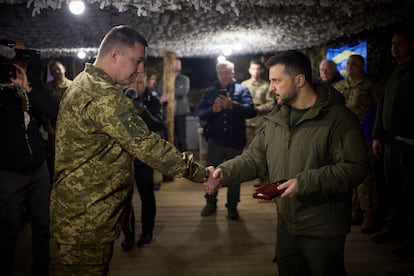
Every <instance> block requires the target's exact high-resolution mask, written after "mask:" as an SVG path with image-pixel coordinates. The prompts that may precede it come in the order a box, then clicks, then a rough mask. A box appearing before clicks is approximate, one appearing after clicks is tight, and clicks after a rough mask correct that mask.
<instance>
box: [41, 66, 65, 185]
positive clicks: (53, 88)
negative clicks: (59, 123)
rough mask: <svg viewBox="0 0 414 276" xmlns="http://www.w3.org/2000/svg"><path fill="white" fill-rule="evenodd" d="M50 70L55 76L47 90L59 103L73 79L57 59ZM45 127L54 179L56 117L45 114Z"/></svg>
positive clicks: (48, 154) (49, 161) (48, 155)
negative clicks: (52, 117)
mask: <svg viewBox="0 0 414 276" xmlns="http://www.w3.org/2000/svg"><path fill="white" fill-rule="evenodd" d="M49 71H50V74H51V75H52V77H53V80H51V81H50V82H48V83H47V85H46V87H47V91H48V93H49V95H50V96H51V97H52V98H53V99H54V100H55V101H56V103H57V104H59V103H60V100H61V99H62V96H63V94H64V93H65V91H66V89H67V88H68V87H69V86H70V85H71V84H72V80H70V79H68V78H67V77H66V68H65V66H64V65H63V64H62V63H61V62H59V61H57V60H53V61H51V62H50V63H49ZM43 127H44V129H45V131H46V132H47V162H48V167H49V171H50V174H51V178H52V179H53V168H54V161H55V135H56V130H55V128H56V119H51V118H48V117H45V116H44V123H43Z"/></svg>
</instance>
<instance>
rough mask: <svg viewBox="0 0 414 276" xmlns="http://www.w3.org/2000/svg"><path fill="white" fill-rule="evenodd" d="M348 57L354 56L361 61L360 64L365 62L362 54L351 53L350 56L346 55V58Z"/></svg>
mask: <svg viewBox="0 0 414 276" xmlns="http://www.w3.org/2000/svg"><path fill="white" fill-rule="evenodd" d="M350 57H353V58H356V59H357V60H359V61H360V62H361V63H362V65H364V64H365V59H364V57H363V56H361V55H358V54H353V55H350V56H349V57H348V59H349V58H350Z"/></svg>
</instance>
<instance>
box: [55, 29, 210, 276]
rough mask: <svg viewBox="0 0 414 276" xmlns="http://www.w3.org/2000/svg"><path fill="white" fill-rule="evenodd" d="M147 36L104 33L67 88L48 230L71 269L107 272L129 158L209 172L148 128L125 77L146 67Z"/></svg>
mask: <svg viewBox="0 0 414 276" xmlns="http://www.w3.org/2000/svg"><path fill="white" fill-rule="evenodd" d="M146 47H147V42H146V40H145V39H144V38H143V37H142V36H141V35H140V34H139V33H137V32H136V31H135V30H133V29H132V28H130V27H127V26H118V27H114V28H113V29H112V30H111V31H110V32H108V33H107V35H106V36H105V37H104V39H103V41H102V43H101V46H100V48H99V52H98V57H97V59H96V61H95V63H94V64H86V66H85V70H84V71H83V72H81V73H80V74H79V75H78V76H77V77H76V78H75V79H74V81H73V83H72V85H71V87H70V88H69V89H68V90H67V91H66V93H65V95H64V97H63V99H62V101H61V104H60V110H59V116H58V121H57V133H56V161H55V175H54V185H53V188H52V193H51V233H52V236H53V238H54V239H55V240H56V242H57V244H58V247H59V253H60V257H61V260H62V263H63V266H64V270H65V272H66V273H67V274H68V275H106V274H107V273H108V270H109V261H110V259H111V257H112V251H113V243H114V241H115V240H116V239H117V238H118V236H119V233H120V228H121V226H120V220H121V218H122V217H123V215H124V208H125V205H126V204H127V203H129V202H130V201H131V196H132V190H133V189H132V188H133V183H134V178H133V166H132V164H133V158H134V157H136V158H138V159H139V160H141V161H142V162H145V163H146V164H147V165H149V166H151V167H153V168H155V169H156V170H158V171H160V172H162V173H164V174H166V175H176V176H181V177H186V178H188V179H190V180H193V181H195V182H203V181H205V180H206V176H207V175H208V174H207V173H206V170H205V168H204V167H203V166H202V165H200V164H198V163H196V162H194V160H193V156H192V155H191V154H189V153H182V154H181V153H180V152H179V151H178V150H177V149H176V148H175V147H174V146H173V145H172V144H170V143H168V142H167V141H165V140H162V139H161V138H160V137H159V136H158V135H157V134H155V133H153V132H151V131H150V130H149V129H148V128H147V126H146V125H145V123H144V121H143V120H142V119H141V118H140V117H139V116H138V114H137V113H138V112H137V109H136V108H135V106H134V103H133V101H131V99H129V98H127V97H126V96H125V95H124V93H123V91H122V88H123V87H122V85H127V84H128V83H130V82H131V80H132V79H134V78H136V77H137V76H138V74H142V73H143V72H144V61H145V57H146Z"/></svg>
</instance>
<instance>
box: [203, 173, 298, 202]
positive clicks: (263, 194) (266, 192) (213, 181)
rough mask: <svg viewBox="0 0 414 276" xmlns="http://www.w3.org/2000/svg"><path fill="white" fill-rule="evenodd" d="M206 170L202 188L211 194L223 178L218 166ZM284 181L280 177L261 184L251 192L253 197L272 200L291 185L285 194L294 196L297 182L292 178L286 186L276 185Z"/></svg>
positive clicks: (296, 190)
mask: <svg viewBox="0 0 414 276" xmlns="http://www.w3.org/2000/svg"><path fill="white" fill-rule="evenodd" d="M207 170H208V171H209V175H208V179H207V181H206V182H204V183H203V188H204V191H205V192H206V193H207V194H209V195H211V194H214V193H215V192H217V190H218V189H220V187H221V185H222V180H223V172H222V170H221V169H220V168H217V169H216V168H214V167H213V166H209V167H207ZM286 181H288V179H282V180H279V181H276V182H274V183H269V184H266V185H263V186H261V187H259V188H258V189H256V191H255V192H254V193H253V198H256V199H264V200H272V199H274V198H275V197H278V196H280V195H281V194H283V193H284V192H285V191H286V189H287V188H288V187H289V186H293V187H292V188H290V190H291V191H290V192H289V193H288V195H287V196H288V197H294V196H296V195H297V194H298V192H299V188H298V184H297V180H296V179H294V182H293V183H291V184H290V185H289V186H287V187H283V188H282V187H278V186H280V185H282V184H283V183H285V182H286ZM284 186H285V185H284Z"/></svg>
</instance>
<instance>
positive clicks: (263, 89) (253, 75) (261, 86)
mask: <svg viewBox="0 0 414 276" xmlns="http://www.w3.org/2000/svg"><path fill="white" fill-rule="evenodd" d="M262 73H263V66H262V63H261V62H260V61H259V60H257V59H253V60H251V61H250V66H249V74H250V78H249V79H247V80H245V81H243V82H242V83H241V84H242V85H244V86H246V87H247V88H248V89H249V91H250V94H251V95H252V99H253V105H254V109H255V110H256V112H257V116H255V117H253V118H250V119H246V145H249V144H250V142H251V141H252V140H253V138H254V134H255V132H256V130H257V129H258V128H259V127H260V126H261V125H262V124H263V115H265V114H267V113H268V112H269V111H270V110H272V109H273V107H274V106H275V99H274V98H273V97H272V96H271V95H270V93H269V82H268V81H265V80H264V79H262Z"/></svg>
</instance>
